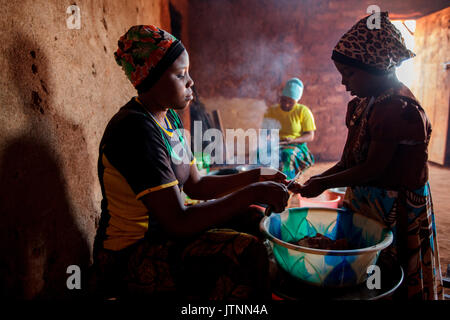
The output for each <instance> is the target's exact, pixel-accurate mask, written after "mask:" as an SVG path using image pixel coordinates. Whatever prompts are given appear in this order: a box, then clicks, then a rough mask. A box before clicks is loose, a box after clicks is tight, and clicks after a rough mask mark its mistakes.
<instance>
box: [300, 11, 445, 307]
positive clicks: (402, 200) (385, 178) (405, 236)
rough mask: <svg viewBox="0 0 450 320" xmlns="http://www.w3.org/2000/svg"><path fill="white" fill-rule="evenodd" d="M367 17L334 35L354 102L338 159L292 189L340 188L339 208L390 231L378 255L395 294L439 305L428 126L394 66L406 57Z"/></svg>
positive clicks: (384, 26)
mask: <svg viewBox="0 0 450 320" xmlns="http://www.w3.org/2000/svg"><path fill="white" fill-rule="evenodd" d="M367 18H368V17H366V18H364V19H362V20H360V21H359V22H358V23H357V24H355V25H354V26H353V27H352V28H351V29H350V30H349V31H348V32H347V33H346V34H344V35H343V36H342V38H341V39H340V40H339V42H338V44H337V45H336V47H335V48H334V51H333V54H332V59H333V61H334V64H335V65H336V68H337V70H338V71H339V73H340V74H341V75H342V84H343V85H344V86H345V87H346V89H347V91H350V93H351V94H352V95H354V96H356V98H354V99H353V100H351V101H350V102H349V104H348V108H347V115H346V125H347V128H348V136H347V141H346V144H345V147H344V151H343V154H342V158H341V160H340V161H339V162H338V163H337V164H336V165H335V166H334V167H332V168H330V169H329V170H327V171H325V172H323V173H322V174H320V175H318V176H314V177H312V178H311V179H310V180H308V181H307V182H306V183H305V185H304V186H303V187H298V186H297V187H298V190H297V191H299V192H300V193H301V194H302V195H303V196H306V197H314V196H317V195H319V194H321V193H322V192H323V191H324V190H326V189H328V188H334V187H344V186H348V188H347V192H346V194H345V201H344V206H346V207H347V208H348V209H350V210H352V211H354V212H358V213H360V214H363V215H366V216H369V217H371V218H374V219H377V220H379V221H382V222H384V223H385V224H386V225H387V226H388V227H390V228H391V229H392V231H393V233H394V242H393V244H392V245H391V246H390V247H389V248H387V249H386V250H384V251H383V252H382V256H381V257H380V259H381V258H383V259H384V258H388V259H390V260H391V261H396V262H398V263H400V264H401V266H402V267H403V270H404V271H405V279H404V282H403V285H402V287H401V290H399V291H398V292H397V293H398V296H399V297H402V298H409V299H427V300H433V299H441V298H442V282H441V270H440V263H439V254H438V244H437V238H436V225H435V219H434V213H433V204H432V201H431V193H430V185H429V183H428V167H427V159H428V151H427V148H428V143H429V141H430V135H431V125H430V122H429V120H428V118H427V116H426V114H425V111H424V110H423V109H422V107H421V106H420V103H419V102H418V101H417V100H416V98H415V97H414V95H413V94H412V93H411V91H410V90H409V89H408V88H407V87H405V86H404V85H403V84H402V83H401V82H399V81H398V79H397V77H396V75H395V67H397V66H399V65H400V64H401V63H402V61H404V60H406V59H409V58H411V57H413V56H414V53H412V52H411V51H409V50H408V49H407V48H406V47H405V45H404V41H403V38H402V36H401V34H400V32H399V31H398V30H397V29H396V28H395V27H394V25H393V24H392V23H391V22H390V21H389V18H388V14H387V13H382V14H381V28H379V29H373V30H370V29H368V27H367Z"/></svg>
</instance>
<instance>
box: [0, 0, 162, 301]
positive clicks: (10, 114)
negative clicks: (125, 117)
mask: <svg viewBox="0 0 450 320" xmlns="http://www.w3.org/2000/svg"><path fill="white" fill-rule="evenodd" d="M72 4H76V5H77V6H78V7H79V8H80V10H81V29H79V30H78V29H68V27H67V25H66V19H67V18H69V16H70V14H67V13H66V9H67V7H68V6H70V5H72ZM0 7H1V10H0V12H1V19H0V25H1V30H2V32H1V34H0V42H1V44H2V45H1V47H0V51H1V54H0V69H1V70H2V73H1V75H0V81H1V88H2V89H1V91H0V104H1V110H0V190H1V197H0V217H1V222H0V292H1V293H0V295H1V296H2V297H13V298H26V299H29V298H49V297H53V298H56V297H58V298H63V297H68V296H72V295H76V294H77V293H75V292H73V291H69V290H67V288H66V278H67V276H68V275H67V274H66V268H67V266H69V265H72V264H75V265H79V266H80V267H81V268H82V276H83V279H84V278H85V277H84V276H85V275H86V273H85V271H86V267H87V266H88V265H89V263H90V259H91V251H92V243H93V238H94V235H95V229H96V223H97V222H98V218H99V214H100V200H101V192H100V186H99V184H98V179H97V157H98V145H99V141H100V138H101V135H102V134H103V130H104V128H105V126H106V123H107V122H108V120H109V119H110V118H111V116H112V115H113V114H114V113H115V112H116V111H117V110H118V109H119V108H120V107H121V106H122V105H123V104H124V103H126V102H127V101H128V99H129V98H130V97H131V96H133V95H135V90H134V89H133V87H132V85H131V84H130V82H129V81H128V79H127V78H126V77H125V75H124V73H123V72H122V70H121V69H120V68H119V67H118V66H117V65H116V63H115V61H114V58H113V52H114V51H115V50H116V46H117V40H118V38H119V37H120V36H121V35H122V34H123V33H124V32H126V30H127V29H128V28H129V27H130V26H131V25H134V24H148V23H153V24H157V25H161V26H162V27H163V28H166V29H169V30H170V17H169V12H168V1H163V0H147V1H144V0H127V1H117V0H99V1H97V0H96V1H88V0H78V1H76V2H74V1H68V0H52V1H44V0H24V1H19V0H13V1H5V0H2V1H1V2H0ZM74 291H76V290H74Z"/></svg>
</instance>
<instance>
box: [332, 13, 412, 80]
mask: <svg viewBox="0 0 450 320" xmlns="http://www.w3.org/2000/svg"><path fill="white" fill-rule="evenodd" d="M369 17H370V16H367V17H365V18H363V19H361V20H360V21H358V22H357V23H356V24H355V25H354V26H353V27H352V28H351V29H350V30H349V31H347V32H346V33H345V34H344V35H343V36H342V38H341V39H340V40H339V42H338V43H337V45H336V47H335V48H334V50H333V55H332V59H333V60H335V61H337V62H341V63H344V64H347V65H351V66H354V67H357V68H361V69H364V70H366V71H369V72H372V73H375V74H383V73H388V72H391V71H392V70H394V69H395V67H398V66H399V65H400V64H401V63H402V62H403V61H404V60H407V59H409V58H412V57H415V54H414V53H413V52H412V51H410V50H408V48H406V46H405V41H404V39H403V37H402V35H401V33H400V31H399V30H398V29H397V28H396V27H395V26H394V25H393V24H392V23H391V21H390V20H389V16H388V13H387V12H381V13H380V20H381V23H380V28H379V29H376V28H375V29H372V30H370V29H369V28H368V26H367V19H368V18H369Z"/></svg>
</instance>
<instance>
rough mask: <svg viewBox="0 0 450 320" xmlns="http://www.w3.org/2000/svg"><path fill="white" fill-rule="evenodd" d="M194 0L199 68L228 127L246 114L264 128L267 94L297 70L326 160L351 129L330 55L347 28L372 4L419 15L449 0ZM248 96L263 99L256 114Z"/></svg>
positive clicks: (206, 92)
mask: <svg viewBox="0 0 450 320" xmlns="http://www.w3.org/2000/svg"><path fill="white" fill-rule="evenodd" d="M189 3H190V7H189V40H190V43H189V45H190V50H191V59H192V75H193V77H194V81H195V82H196V85H197V89H198V92H199V94H200V96H201V97H202V98H203V99H204V101H205V104H206V106H207V108H208V109H216V108H218V109H220V110H222V111H223V112H222V113H226V114H227V117H226V121H224V126H225V127H236V123H240V122H242V121H241V120H244V121H246V122H247V127H253V128H258V127H259V126H260V124H261V119H262V114H263V113H264V110H265V108H266V107H265V106H264V102H265V104H266V105H270V104H272V103H274V102H276V101H277V99H278V94H279V93H280V91H281V89H282V84H283V83H284V82H285V81H286V80H288V79H289V78H291V77H294V76H297V77H299V78H300V79H302V81H303V82H304V84H305V90H304V94H303V98H302V100H301V103H303V104H305V105H307V106H308V107H310V108H311V110H312V111H313V113H314V116H315V119H316V125H317V128H318V129H317V132H316V139H315V141H314V142H312V143H309V147H310V149H311V150H312V152H313V153H314V155H315V156H316V158H317V159H319V160H337V159H338V158H339V157H340V153H341V150H342V148H343V145H344V142H345V137H346V129H345V125H344V116H345V112H346V105H347V102H348V101H349V100H350V99H351V97H350V95H349V94H348V93H347V92H345V89H344V87H343V86H341V84H340V81H341V79H340V76H339V74H338V73H337V71H336V70H335V67H334V65H333V63H332V61H331V59H330V56H331V51H332V49H333V47H334V46H335V44H336V42H337V41H338V39H339V38H340V36H341V35H342V34H343V33H344V32H346V31H347V30H348V29H349V28H350V27H351V26H352V25H353V24H354V23H355V22H356V21H357V20H358V19H360V18H361V17H364V16H365V15H366V10H367V7H368V6H369V5H371V4H377V5H379V6H380V7H381V10H383V11H385V10H387V11H389V12H390V15H391V18H416V17H420V16H423V15H425V14H428V13H429V12H432V11H435V10H438V9H440V8H442V7H445V6H446V2H445V1H441V0H439V1H433V2H431V3H430V1H418V0H413V1H403V0H390V1H370V0H364V1H356V0H348V1H324V0H304V1H292V0H276V1H275V0H224V1H208V0H192V1H190V2H189ZM239 98H241V99H242V102H241V103H240V104H239V103H237V102H236V101H237V100H236V99H239ZM224 99H225V100H224ZM226 99H230V103H227V101H226ZM231 99H233V100H231ZM247 99H256V100H258V101H260V102H261V103H258V105H259V106H260V107H259V108H256V109H255V108H252V109H251V112H252V113H253V115H252V116H249V115H247V116H244V114H247V113H249V111H250V109H249V108H248V107H247ZM215 101H220V103H221V106H218V103H214V102H215ZM233 114H235V115H236V117H235V118H233V116H232V115H233Z"/></svg>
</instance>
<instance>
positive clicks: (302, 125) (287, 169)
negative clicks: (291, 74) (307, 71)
mask: <svg viewBox="0 0 450 320" xmlns="http://www.w3.org/2000/svg"><path fill="white" fill-rule="evenodd" d="M302 94H303V83H302V82H301V81H300V80H299V79H297V78H292V79H290V80H289V81H288V82H286V85H285V86H284V89H283V92H282V94H281V97H280V103H279V104H276V105H273V106H271V107H269V109H268V110H267V112H266V114H265V115H264V120H263V127H264V128H266V129H274V128H275V127H277V129H280V131H279V136H280V150H279V157H280V158H279V159H280V165H279V169H280V170H281V171H282V172H283V173H284V174H286V176H287V177H288V178H289V179H292V178H294V177H295V176H296V174H297V173H298V172H299V171H302V172H304V171H305V170H306V169H308V168H309V167H310V166H312V165H313V164H314V157H313V155H312V154H311V153H310V152H309V149H308V147H307V145H306V143H307V142H311V141H313V140H314V131H315V130H316V125H315V124H314V117H313V114H312V112H311V110H309V108H308V107H307V106H305V105H302V104H299V103H298V101H299V100H300V98H301V97H302ZM273 121H275V122H276V125H275V127H274V128H270V127H271V125H270V123H271V122H273Z"/></svg>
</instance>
